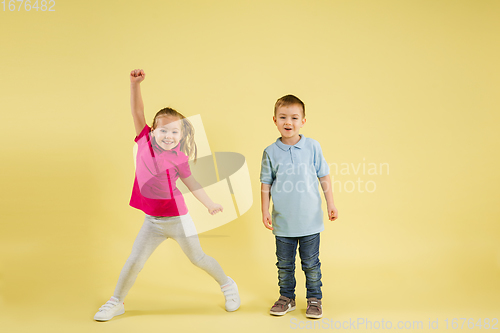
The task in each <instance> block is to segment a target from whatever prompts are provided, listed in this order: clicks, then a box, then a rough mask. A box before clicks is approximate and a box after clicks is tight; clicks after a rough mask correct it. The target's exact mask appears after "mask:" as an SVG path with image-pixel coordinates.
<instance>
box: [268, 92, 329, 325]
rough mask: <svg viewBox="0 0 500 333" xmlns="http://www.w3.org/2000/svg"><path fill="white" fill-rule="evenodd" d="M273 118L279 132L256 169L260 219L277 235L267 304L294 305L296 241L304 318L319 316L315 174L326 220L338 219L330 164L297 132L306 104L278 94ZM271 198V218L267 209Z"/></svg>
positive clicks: (281, 310)
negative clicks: (275, 288)
mask: <svg viewBox="0 0 500 333" xmlns="http://www.w3.org/2000/svg"><path fill="white" fill-rule="evenodd" d="M273 121H274V123H275V124H276V127H278V131H279V132H280V134H281V138H278V139H277V140H276V142H275V143H273V144H272V145H270V146H268V147H267V148H266V149H265V150H264V154H263V156H262V165H261V167H262V168H261V173H260V181H261V183H262V187H261V199H262V220H263V222H264V226H265V227H266V228H267V229H270V230H272V231H273V234H274V235H275V236H276V257H277V259H278V262H277V263H276V266H277V267H278V285H279V287H280V298H279V299H278V301H276V303H274V305H273V307H272V308H271V310H270V313H271V314H272V315H276V316H282V315H284V314H285V313H287V312H288V311H292V310H295V254H296V252H297V245H298V246H299V254H300V258H301V263H302V270H303V271H304V273H305V275H306V288H307V311H306V316H307V317H308V318H321V317H322V315H323V309H322V305H321V299H322V293H321V286H322V283H321V270H320V266H321V264H320V262H319V258H318V256H319V233H320V232H321V231H323V230H324V225H323V211H322V210H321V197H320V194H319V191H318V178H319V180H320V183H321V187H322V189H323V192H324V195H325V199H326V204H327V209H328V218H329V219H330V221H334V220H336V219H337V216H338V212H337V208H335V205H334V203H333V195H332V186H331V180H330V175H329V173H330V167H329V166H328V164H326V161H325V158H324V157H323V153H322V151H321V147H320V145H319V143H318V142H317V141H316V140H313V139H310V138H306V137H304V136H303V135H302V134H299V130H300V129H301V128H302V127H303V126H304V124H305V123H306V119H305V105H304V103H303V102H302V101H301V100H300V99H298V98H297V97H295V96H293V95H287V96H284V97H281V98H280V99H278V100H277V101H276V104H275V106H274V117H273ZM271 196H272V198H273V212H272V220H271V215H270V214H269V201H270V197H271Z"/></svg>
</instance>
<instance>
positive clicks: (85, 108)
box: [0, 0, 500, 332]
mask: <svg viewBox="0 0 500 333" xmlns="http://www.w3.org/2000/svg"><path fill="white" fill-rule="evenodd" d="M8 4H9V2H8V0H6V4H5V5H6V9H5V10H4V9H3V8H4V7H2V6H3V5H4V4H0V27H1V29H0V45H1V48H0V68H1V73H2V78H1V80H0V91H1V124H2V130H1V135H2V142H3V144H2V163H1V165H2V172H1V184H2V200H1V201H0V205H1V206H0V207H1V233H0V239H1V243H0V246H1V250H2V251H1V253H2V255H1V256H0V292H1V294H0V295H1V298H0V317H1V318H0V330H1V331H2V332H136V331H137V330H139V329H146V330H147V331H153V330H157V331H158V332H163V331H165V332H166V331H172V332H184V331H185V332H195V331H199V332H230V331H231V332H235V331H237V332H254V331H259V332H284V331H289V330H292V329H295V328H296V329H300V328H316V329H319V330H321V329H323V330H324V329H325V328H329V329H336V328H335V327H334V325H335V323H337V322H339V323H344V322H349V321H357V320H358V318H364V319H365V320H366V321H371V322H372V323H376V322H378V323H379V324H380V323H381V322H382V320H383V321H384V323H387V322H388V321H390V322H391V323H392V327H393V329H395V327H396V326H397V325H398V322H402V323H403V328H401V329H400V330H403V331H424V330H425V331H433V332H434V331H436V332H437V331H447V329H446V320H448V330H452V329H453V328H452V321H453V319H454V318H457V319H458V318H467V321H468V322H467V323H466V324H465V326H464V327H463V328H462V329H460V325H462V322H463V321H462V320H459V321H458V325H459V328H458V330H466V331H468V332H473V331H479V330H480V329H484V328H485V327H484V326H483V327H482V328H481V327H480V326H478V325H477V323H478V320H481V325H483V324H484V322H485V318H489V321H490V323H491V322H492V318H499V317H500V312H499V302H498V299H499V296H500V288H499V284H498V282H499V278H500V245H499V244H500V242H499V240H500V236H499V235H500V225H499V218H500V212H499V210H498V202H499V199H500V195H499V191H498V187H499V185H500V184H499V183H500V182H499V180H500V179H499V173H498V170H499V167H500V165H499V164H500V163H499V157H498V151H499V143H500V134H499V131H498V124H499V121H500V116H499V113H498V104H499V101H500V99H499V97H498V89H499V87H500V79H499V78H500V75H499V74H500V73H499V70H500V65H499V62H498V59H499V58H500V47H499V45H500V44H499V43H498V36H499V33H500V21H499V20H498V17H499V15H500V3H499V2H498V1H472V0H470V1H460V0H456V1H452V0H447V1H445V0H443V1H397V0H393V1H389V0H387V1H368V0H366V1H210V2H208V1H207V2H206V1H175V2H174V1H141V2H139V1H84V2H82V1H60V0H56V1H55V6H54V8H55V11H54V12H47V11H45V12H42V11H41V10H39V11H38V12H37V11H35V10H33V9H32V10H30V11H26V10H25V9H24V7H21V9H20V10H18V9H17V8H18V7H19V5H20V4H21V2H20V1H19V2H16V3H15V4H16V10H15V11H9V8H8ZM32 4H33V2H32ZM22 6H24V4H23V5H22ZM134 68H142V69H144V70H145V72H146V79H145V81H144V82H143V83H142V92H143V98H144V103H145V109H146V119H147V122H148V123H150V122H151V120H152V118H153V115H154V114H155V113H156V112H157V111H158V110H159V109H161V108H163V107H165V106H171V107H174V108H176V109H178V110H179V111H180V112H182V113H184V114H185V115H186V116H191V115H196V114H200V115H201V116H202V117H203V123H204V126H205V130H206V134H207V138H208V140H209V143H210V147H211V149H212V151H227V152H237V153H240V154H243V155H244V156H245V158H246V161H247V164H248V170H249V173H250V177H251V180H252V190H253V202H254V204H253V206H252V207H251V209H250V210H249V211H248V212H246V213H245V214H244V215H243V216H241V217H239V218H237V219H236V220H235V221H233V222H231V223H229V224H226V225H224V226H222V227H220V228H217V229H214V230H211V231H208V232H206V233H203V234H201V235H200V241H201V244H202V247H203V249H204V251H205V252H206V253H207V254H209V255H211V256H213V257H214V258H216V259H217V260H218V261H219V262H220V263H221V265H222V267H223V268H224V270H225V271H226V272H227V274H228V275H229V276H231V277H232V278H234V279H235V281H236V282H237V283H238V286H239V289H240V295H241V298H242V305H241V308H240V309H239V310H238V311H237V312H235V313H226V312H225V311H224V303H223V296H222V294H221V292H220V290H219V287H218V285H217V284H216V283H215V282H214V281H213V280H212V278H211V277H210V276H208V275H207V274H205V273H204V272H203V271H201V270H199V269H197V268H196V267H194V266H193V265H192V264H191V263H190V262H189V260H188V259H187V258H186V257H185V256H184V255H183V253H182V252H181V250H180V249H179V248H178V246H177V244H175V242H172V241H167V242H165V243H164V244H162V245H161V246H160V247H159V248H158V249H157V251H156V252H155V253H154V254H153V255H152V257H151V258H150V260H149V261H148V262H147V263H146V266H145V268H144V269H143V271H142V272H141V273H140V275H139V278H138V279H137V281H136V283H135V285H134V287H133V288H132V290H131V291H130V293H129V296H128V298H127V299H126V302H125V305H126V310H127V311H126V313H125V315H123V316H120V317H116V318H114V319H112V320H111V321H109V322H106V323H98V322H95V321H93V319H92V318H93V315H94V314H95V312H96V311H97V309H98V308H99V307H100V306H101V305H102V304H103V303H104V302H105V301H106V300H107V299H109V297H110V296H111V295H112V292H113V290H114V287H115V284H116V281H117V279H118V275H119V273H120V270H121V268H122V266H123V264H124V263H125V260H126V258H127V256H128V255H129V253H130V250H131V248H132V243H133V240H134V239H135V236H136V235H137V232H138V230H139V228H140V226H141V224H142V222H143V213H142V212H140V211H138V210H135V209H133V208H131V207H129V206H128V202H129V199H130V193H131V188H132V184H133V177H134V164H133V159H132V153H131V152H132V146H133V143H134V142H133V138H134V127H133V123H132V118H131V116H130V107H129V98H130V97H129V78H128V76H129V73H130V71H131V70H132V69H134ZM289 93H291V94H295V95H297V96H298V97H299V98H301V99H302V100H303V101H304V102H305V104H306V112H307V123H306V125H305V126H304V128H303V131H302V133H303V134H304V135H305V136H306V137H307V136H309V137H312V138H314V139H316V140H318V141H319V142H320V143H321V146H322V149H323V152H324V156H325V158H326V160H327V162H328V163H329V164H332V165H331V175H332V177H333V180H334V181H336V183H334V189H335V192H334V198H335V202H336V205H337V208H338V209H339V219H338V221H336V222H333V223H332V222H329V221H326V220H325V224H326V230H325V231H324V232H323V233H322V235H321V237H322V241H321V255H320V259H321V261H322V272H323V284H324V286H323V293H324V296H323V306H324V317H323V320H321V321H315V322H312V321H310V320H306V319H307V318H306V317H305V305H306V301H305V287H304V283H305V280H304V276H303V273H302V271H301V270H300V262H299V261H298V262H297V265H298V266H297V272H296V273H297V274H296V276H297V290H296V292H297V305H298V307H297V310H296V311H294V312H291V313H289V314H287V315H286V316H284V317H279V318H276V317H271V316H270V315H269V314H268V311H269V308H270V306H271V305H272V304H273V302H274V301H275V300H276V299H277V297H278V287H277V273H276V267H275V260H276V259H275V254H274V251H275V247H274V237H273V236H272V234H271V232H269V231H268V230H267V229H265V228H264V226H263V225H262V222H261V213H260V183H259V172H260V159H261V156H262V151H263V149H264V148H265V147H266V146H268V145H269V144H271V143H272V142H274V141H275V140H276V138H277V137H278V136H279V133H278V131H277V130H276V128H275V126H274V124H273V123H272V111H273V105H274V102H275V101H276V99H277V98H279V97H281V96H283V95H285V94H289ZM213 199H214V201H217V198H213ZM469 319H473V322H472V326H469V327H471V328H470V329H469V328H466V327H467V325H470V322H469ZM419 321H421V322H422V324H423V328H418V329H417V328H411V327H410V326H411V325H413V323H414V322H419ZM436 321H437V322H436ZM429 322H431V328H429ZM434 322H436V323H437V324H438V326H437V328H436V326H435V325H436V324H435V323H434ZM315 323H316V324H315ZM408 323H409V324H408ZM320 324H321V325H323V327H322V328H319V327H318V325H320ZM311 325H316V326H315V327H312V326H311ZM337 325H338V324H337ZM372 325H377V324H372ZM405 325H406V328H404V326H405ZM499 327H500V323H498V320H497V324H496V328H497V329H498V328H499ZM344 329H345V330H352V329H354V328H353V327H352V326H349V328H344ZM357 330H358V331H378V330H377V329H375V328H373V329H366V327H365V326H360V327H358V329H357Z"/></svg>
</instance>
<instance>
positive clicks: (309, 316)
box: [306, 314, 323, 319]
mask: <svg viewBox="0 0 500 333" xmlns="http://www.w3.org/2000/svg"><path fill="white" fill-rule="evenodd" d="M306 317H307V318H312V319H319V318H321V317H323V315H322V314H320V315H311V314H306Z"/></svg>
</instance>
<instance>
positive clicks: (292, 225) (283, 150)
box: [260, 134, 330, 237]
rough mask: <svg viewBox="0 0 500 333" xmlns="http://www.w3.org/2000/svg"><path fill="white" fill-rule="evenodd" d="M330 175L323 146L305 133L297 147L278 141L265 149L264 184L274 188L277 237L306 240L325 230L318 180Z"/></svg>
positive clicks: (274, 223)
mask: <svg viewBox="0 0 500 333" xmlns="http://www.w3.org/2000/svg"><path fill="white" fill-rule="evenodd" d="M328 174H330V167H329V166H328V164H327V163H326V161H325V158H324V157H323V152H322V151H321V146H320V144H319V143H318V141H316V140H314V139H311V138H306V137H305V136H303V135H302V134H300V140H299V142H297V143H296V144H295V145H293V146H290V145H286V144H284V143H283V142H281V138H278V139H277V140H276V142H275V143H273V144H272V145H270V146H269V147H267V148H266V149H264V154H263V155H262V164H261V171H260V181H261V183H264V184H269V185H271V198H272V200H273V212H272V219H273V228H274V230H273V234H275V235H276V236H281V237H302V236H307V235H312V234H316V233H318V232H321V231H323V230H324V229H325V226H324V224H323V211H322V209H321V196H320V192H319V189H318V186H319V181H318V178H321V177H324V176H326V175H328Z"/></svg>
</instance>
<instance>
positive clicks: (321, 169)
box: [314, 142, 330, 178]
mask: <svg viewBox="0 0 500 333" xmlns="http://www.w3.org/2000/svg"><path fill="white" fill-rule="evenodd" d="M314 148H315V149H314V167H315V168H316V174H317V175H318V178H321V177H324V176H326V175H329V174H330V166H329V165H328V163H326V160H325V158H324V157H323V151H322V150H321V146H320V144H319V142H316V143H315V145H314Z"/></svg>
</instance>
